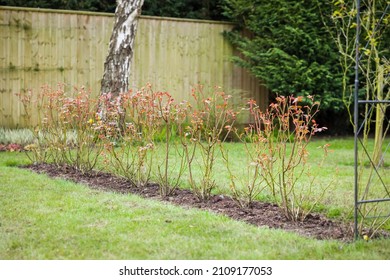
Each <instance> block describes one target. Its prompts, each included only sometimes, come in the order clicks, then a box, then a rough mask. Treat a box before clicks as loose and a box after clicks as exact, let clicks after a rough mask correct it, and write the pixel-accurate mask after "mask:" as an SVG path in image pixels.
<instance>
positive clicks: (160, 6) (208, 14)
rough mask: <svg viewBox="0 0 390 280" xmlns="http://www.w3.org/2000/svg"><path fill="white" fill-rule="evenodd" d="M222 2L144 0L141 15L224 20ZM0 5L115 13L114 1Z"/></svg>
mask: <svg viewBox="0 0 390 280" xmlns="http://www.w3.org/2000/svg"><path fill="white" fill-rule="evenodd" d="M221 2H223V0H158V1H155V0H145V2H144V5H143V7H142V14H143V15H149V16H162V17H180V18H194V19H195V18H196V19H211V20H221V19H225V17H224V16H223V15H222V8H221V5H220V3H221ZM0 5H5V6H18V7H31V8H47V9H66V10H84V11H97V12H108V13H113V12H115V7H116V1H115V0H85V1H78V0H1V1H0Z"/></svg>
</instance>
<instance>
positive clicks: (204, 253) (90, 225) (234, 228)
mask: <svg viewBox="0 0 390 280" xmlns="http://www.w3.org/2000/svg"><path fill="white" fill-rule="evenodd" d="M325 142H330V143H331V145H332V146H331V148H332V149H334V152H333V155H334V156H330V158H329V159H328V161H327V162H326V165H325V167H323V168H322V169H321V170H318V172H320V173H319V175H320V176H321V177H323V180H324V181H326V180H332V179H333V177H334V174H336V173H334V172H333V173H332V170H335V169H338V171H337V180H338V182H337V185H336V186H335V187H334V188H332V191H331V193H329V194H327V196H328V200H329V205H328V204H326V207H325V208H326V209H325V210H324V211H326V212H329V211H330V210H334V209H340V211H341V213H348V207H349V206H350V205H351V203H352V202H351V201H352V199H353V196H352V195H353V191H352V178H353V177H352V176H353V173H352V172H353V169H352V163H353V155H352V149H351V148H352V147H353V145H351V139H346V140H331V141H327V140H318V141H315V142H314V143H313V144H312V145H313V148H312V149H311V153H312V156H313V160H315V159H316V157H318V156H319V150H317V149H316V148H315V147H316V146H318V145H320V144H323V143H325ZM232 145H233V144H232ZM238 152H239V150H238ZM23 163H28V160H27V158H26V156H25V155H24V154H23V153H8V152H2V153H0V259H390V240H370V241H369V242H365V241H357V242H354V243H342V242H338V241H319V240H315V239H310V238H306V237H302V236H299V235H297V234H294V233H289V232H285V231H282V230H273V229H267V228H257V227H254V226H251V225H248V224H245V223H243V222H237V221H233V220H231V219H229V218H227V217H224V216H219V215H216V214H213V213H209V212H207V211H199V210H193V209H183V208H180V207H176V206H172V205H169V204H166V203H163V202H158V201H153V200H146V199H142V198H139V197H137V196H134V195H121V194H116V193H107V192H100V191H96V190H91V189H90V188H88V187H86V186H84V185H81V184H74V183H70V182H67V181H64V180H58V179H50V178H48V177H47V176H45V175H38V174H35V173H32V172H30V171H28V170H24V169H19V168H17V167H16V166H15V165H18V164H23ZM221 177H223V175H221ZM221 180H223V179H221ZM219 191H223V187H221V189H220V190H219ZM333 196H336V197H333ZM331 198H332V199H331ZM341 216H348V215H347V214H345V215H341ZM344 218H345V217H344Z"/></svg>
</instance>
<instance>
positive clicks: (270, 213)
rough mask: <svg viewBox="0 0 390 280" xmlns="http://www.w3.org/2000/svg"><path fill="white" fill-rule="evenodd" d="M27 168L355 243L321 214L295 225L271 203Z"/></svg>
mask: <svg viewBox="0 0 390 280" xmlns="http://www.w3.org/2000/svg"><path fill="white" fill-rule="evenodd" d="M26 168H28V169H30V170H33V171H35V172H38V173H46V174H48V175H49V176H51V177H59V178H63V179H67V180H71V181H74V182H77V183H82V184H86V185H88V186H89V187H91V188H93V189H98V190H102V191H114V192H118V193H123V194H126V193H131V194H136V195H140V196H142V197H145V198H153V199H158V200H164V201H168V202H170V203H173V204H176V205H180V206H182V207H185V208H189V207H192V208H199V209H204V210H208V211H213V212H216V213H220V214H223V215H227V216H229V217H231V218H232V219H236V220H241V221H245V222H247V223H249V224H253V225H256V226H265V227H269V228H277V229H284V230H288V231H293V232H296V233H299V234H301V235H304V236H309V237H313V238H317V239H338V240H343V241H350V240H352V239H353V232H352V226H351V225H348V224H345V223H341V222H339V221H333V220H330V219H328V218H326V217H324V216H323V215H321V214H311V215H309V216H308V217H307V218H306V220H305V221H304V222H292V221H289V220H287V219H286V218H285V217H284V214H283V212H282V210H281V208H279V207H278V206H277V205H274V204H270V203H264V202H255V203H254V205H253V207H251V208H240V207H239V206H238V205H237V203H236V202H235V201H234V200H233V199H232V198H230V197H228V196H224V195H216V196H213V197H212V198H211V199H210V201H208V202H201V201H199V200H198V199H197V198H196V196H195V195H194V194H193V193H192V192H191V191H189V190H182V189H177V190H175V193H174V194H173V195H172V196H170V197H168V198H164V199H162V198H161V196H160V194H159V188H158V185H156V184H148V185H147V186H145V187H142V188H137V187H135V186H133V185H132V184H131V182H129V181H128V180H125V179H123V178H118V177H115V176H113V175H112V174H108V173H102V172H91V173H88V174H83V173H81V172H80V171H78V170H76V169H75V168H72V167H69V166H63V167H61V168H58V167H57V166H56V165H50V164H35V165H29V166H26ZM385 235H387V234H385Z"/></svg>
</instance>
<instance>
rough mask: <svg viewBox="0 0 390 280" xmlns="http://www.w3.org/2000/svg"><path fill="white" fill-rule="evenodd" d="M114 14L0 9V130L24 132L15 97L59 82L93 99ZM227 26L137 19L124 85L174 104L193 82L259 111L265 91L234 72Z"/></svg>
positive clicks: (242, 73) (241, 71)
mask: <svg viewBox="0 0 390 280" xmlns="http://www.w3.org/2000/svg"><path fill="white" fill-rule="evenodd" d="M113 21H114V18H113V15H112V14H103V13H89V12H75V11H59V10H44V9H22V8H12V7H0V75H1V78H0V126H2V127H23V126H26V125H30V124H33V123H34V120H36V116H34V115H33V116H32V118H31V119H29V120H26V119H25V118H23V116H24V112H23V107H22V105H21V103H20V102H19V100H18V98H17V97H16V96H15V94H16V93H20V92H26V91H28V90H33V91H35V92H39V90H40V87H41V86H43V85H49V86H51V87H56V85H57V84H58V83H63V84H65V87H66V90H69V91H71V90H72V88H73V87H77V86H85V87H86V88H88V89H91V92H92V93H93V94H95V95H96V94H98V92H99V89H100V82H101V77H102V75H103V66H104V60H105V57H106V55H107V48H108V44H109V39H110V35H111V31H112V25H113ZM232 28H233V25H232V24H229V23H220V22H212V21H197V20H185V19H173V18H158V17H145V16H142V17H141V18H140V21H139V26H138V32H137V38H136V43H135V49H134V58H133V63H132V66H131V70H130V71H131V75H130V85H131V87H132V88H134V89H137V88H139V87H141V86H143V85H145V84H146V83H151V84H152V86H153V88H154V89H155V90H161V91H168V92H170V93H171V94H172V95H173V96H174V97H175V98H177V99H188V98H189V94H190V92H191V88H192V87H193V86H194V85H196V84H198V83H201V84H204V85H205V86H210V87H214V86H221V87H222V88H223V90H225V91H226V92H230V93H233V94H234V95H235V96H236V97H237V100H241V99H242V98H244V97H245V98H246V97H248V98H249V97H250V98H254V99H255V100H256V101H257V102H258V104H260V105H261V106H263V107H264V106H265V104H267V102H268V99H267V98H268V91H267V89H266V88H264V87H263V86H261V85H260V84H259V82H258V81H257V80H256V79H255V78H253V77H251V76H250V75H249V74H248V73H247V72H246V70H244V69H242V68H239V67H237V66H234V65H233V64H232V63H231V62H230V61H229V57H230V56H231V55H232V54H233V49H232V48H231V46H230V45H229V43H228V42H227V41H226V40H225V39H224V38H223V36H222V32H223V31H226V30H231V29H232Z"/></svg>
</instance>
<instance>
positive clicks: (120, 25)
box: [100, 0, 144, 97]
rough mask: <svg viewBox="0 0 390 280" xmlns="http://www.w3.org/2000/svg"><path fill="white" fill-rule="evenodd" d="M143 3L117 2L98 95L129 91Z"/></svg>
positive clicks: (141, 1) (125, 0) (130, 0)
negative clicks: (131, 66) (139, 17)
mask: <svg viewBox="0 0 390 280" xmlns="http://www.w3.org/2000/svg"><path fill="white" fill-rule="evenodd" d="M143 3H144V0H118V1H117V7H116V10H115V23H114V28H113V31H112V34H111V39H110V45H109V50H108V55H107V58H106V61H105V63H104V73H103V79H102V82H101V90H100V94H111V96H113V97H116V96H118V95H119V94H120V93H124V92H127V91H128V90H129V75H130V65H131V61H132V58H133V46H134V40H135V35H136V32H137V25H138V16H139V15H140V14H141V8H142V5H143Z"/></svg>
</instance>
